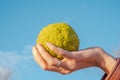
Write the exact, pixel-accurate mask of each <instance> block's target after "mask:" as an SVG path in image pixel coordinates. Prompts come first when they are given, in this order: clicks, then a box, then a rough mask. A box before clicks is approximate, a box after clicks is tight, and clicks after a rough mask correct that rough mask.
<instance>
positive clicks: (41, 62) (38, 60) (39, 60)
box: [32, 47, 47, 70]
mask: <svg viewBox="0 0 120 80" xmlns="http://www.w3.org/2000/svg"><path fill="white" fill-rule="evenodd" d="M32 53H33V56H34V59H35V61H36V63H37V64H38V65H40V66H41V68H42V69H44V70H46V69H47V64H46V62H45V61H44V59H43V58H42V57H41V56H40V54H39V51H38V49H37V48H36V47H33V50H32Z"/></svg>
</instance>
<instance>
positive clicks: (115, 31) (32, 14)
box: [0, 0, 120, 80]
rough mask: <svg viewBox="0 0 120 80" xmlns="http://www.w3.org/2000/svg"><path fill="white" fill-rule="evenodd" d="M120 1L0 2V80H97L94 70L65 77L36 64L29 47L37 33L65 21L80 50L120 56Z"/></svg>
mask: <svg viewBox="0 0 120 80" xmlns="http://www.w3.org/2000/svg"><path fill="white" fill-rule="evenodd" d="M119 4H120V0H0V80H88V79H90V80H100V78H101V77H102V76H103V74H104V72H103V71H102V70H101V69H99V68H96V67H93V68H87V69H82V70H78V71H76V72H73V73H71V74H68V75H61V74H59V73H55V72H50V71H45V70H42V69H41V68H40V66H38V65H37V64H36V62H35V61H34V59H33V56H32V47H33V46H34V45H35V44H36V38H37V35H38V33H39V32H40V30H41V29H42V28H43V27H44V26H46V25H48V24H51V23H56V22H66V23H68V24H69V25H71V27H72V28H73V29H74V30H75V31H76V33H77V34H78V36H79V39H80V47H79V49H84V48H88V47H92V46H99V47H102V48H103V49H104V50H105V51H106V52H107V53H108V54H110V55H112V56H114V57H119V56H120V36H119V35H120V5H119Z"/></svg>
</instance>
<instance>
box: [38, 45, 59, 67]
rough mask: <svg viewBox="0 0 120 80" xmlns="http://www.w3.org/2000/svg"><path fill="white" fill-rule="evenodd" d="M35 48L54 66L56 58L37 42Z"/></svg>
mask: <svg viewBox="0 0 120 80" xmlns="http://www.w3.org/2000/svg"><path fill="white" fill-rule="evenodd" d="M37 48H38V50H39V52H40V55H41V57H42V58H43V59H44V60H45V61H46V62H47V64H49V65H50V66H56V64H57V59H55V58H54V57H52V56H51V55H50V54H49V53H48V52H47V51H46V50H45V49H44V48H43V47H42V45H40V44H37Z"/></svg>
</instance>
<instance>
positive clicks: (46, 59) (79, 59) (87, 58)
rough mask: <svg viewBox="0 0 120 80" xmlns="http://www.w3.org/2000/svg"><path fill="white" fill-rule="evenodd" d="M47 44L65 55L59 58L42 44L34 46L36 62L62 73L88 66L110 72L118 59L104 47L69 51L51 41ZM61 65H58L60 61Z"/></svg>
mask: <svg viewBox="0 0 120 80" xmlns="http://www.w3.org/2000/svg"><path fill="white" fill-rule="evenodd" d="M47 46H48V47H49V48H50V49H51V50H52V51H54V52H55V53H56V54H58V55H61V56H63V57H64V59H63V60H58V59H56V58H54V57H52V56H51V55H50V54H49V53H48V52H47V51H46V50H45V49H44V48H43V47H42V45H39V44H38V45H37V46H34V47H33V56H34V59H35V60H36V62H37V63H38V64H39V65H40V66H41V68H42V69H44V70H49V71H55V72H59V73H61V74H68V73H71V72H73V71H76V70H80V69H82V68H87V67H93V66H94V67H99V68H101V69H102V70H104V71H105V73H107V74H109V73H110V72H111V70H112V69H113V67H114V65H115V63H116V60H115V58H113V57H112V56H110V55H108V54H107V53H106V52H105V51H104V50H103V49H102V48H99V47H92V48H88V49H84V50H80V51H71V52H70V51H67V50H64V49H62V48H58V47H56V46H54V45H52V44H50V43H47ZM59 61H60V62H61V63H60V67H58V66H57V65H58V62H59Z"/></svg>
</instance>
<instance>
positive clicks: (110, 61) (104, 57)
mask: <svg viewBox="0 0 120 80" xmlns="http://www.w3.org/2000/svg"><path fill="white" fill-rule="evenodd" d="M98 52H99V56H100V57H99V60H97V61H98V67H100V68H101V69H102V70H103V71H104V72H105V73H106V74H109V73H110V72H111V71H112V69H113V68H114V66H115V64H116V60H115V58H114V57H112V56H111V55H109V54H107V53H106V52H105V51H104V50H103V49H101V48H99V49H98Z"/></svg>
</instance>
